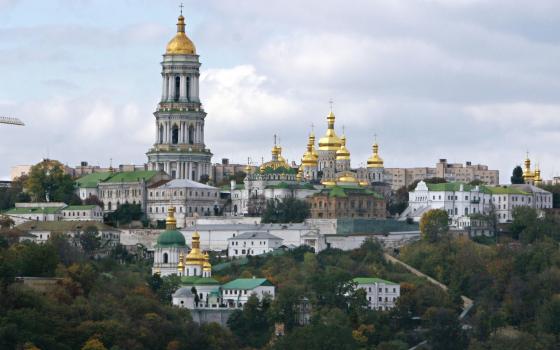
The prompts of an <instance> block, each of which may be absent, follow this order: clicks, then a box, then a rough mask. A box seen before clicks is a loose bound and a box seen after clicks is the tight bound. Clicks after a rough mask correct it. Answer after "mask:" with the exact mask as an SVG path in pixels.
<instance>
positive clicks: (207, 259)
mask: <svg viewBox="0 0 560 350" xmlns="http://www.w3.org/2000/svg"><path fill="white" fill-rule="evenodd" d="M202 269H203V271H211V270H212V265H211V264H210V257H209V256H208V252H204V263H203V264H202Z"/></svg>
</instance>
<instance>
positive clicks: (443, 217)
mask: <svg viewBox="0 0 560 350" xmlns="http://www.w3.org/2000/svg"><path fill="white" fill-rule="evenodd" d="M420 232H421V233H422V237H423V238H424V239H425V240H427V241H428V242H431V243H434V242H437V241H439V240H440V239H441V238H443V236H444V235H446V234H447V233H448V232H449V217H448V216H447V212H446V211H445V210H443V209H432V210H430V211H428V212H426V213H425V214H424V215H422V218H421V219H420Z"/></svg>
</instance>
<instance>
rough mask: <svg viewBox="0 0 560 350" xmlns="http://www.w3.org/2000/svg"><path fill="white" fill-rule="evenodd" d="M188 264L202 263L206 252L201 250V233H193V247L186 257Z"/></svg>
mask: <svg viewBox="0 0 560 350" xmlns="http://www.w3.org/2000/svg"><path fill="white" fill-rule="evenodd" d="M185 261H186V265H202V263H203V262H204V254H202V252H201V251H200V234H199V233H198V232H196V231H195V232H194V233H193V235H192V249H191V251H190V252H189V254H187V257H186V258H185Z"/></svg>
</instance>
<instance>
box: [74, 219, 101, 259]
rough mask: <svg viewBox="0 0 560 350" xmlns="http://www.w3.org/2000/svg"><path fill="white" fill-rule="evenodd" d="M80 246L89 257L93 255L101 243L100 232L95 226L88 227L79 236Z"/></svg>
mask: <svg viewBox="0 0 560 350" xmlns="http://www.w3.org/2000/svg"><path fill="white" fill-rule="evenodd" d="M79 240H80V246H81V247H82V249H83V250H84V252H85V253H86V254H87V255H91V254H92V253H93V252H95V250H96V249H97V248H99V245H100V243H101V238H100V237H99V230H98V229H97V227H95V226H88V227H86V228H85V229H84V231H83V232H82V233H80V235H79Z"/></svg>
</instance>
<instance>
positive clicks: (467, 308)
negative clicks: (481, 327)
mask: <svg viewBox="0 0 560 350" xmlns="http://www.w3.org/2000/svg"><path fill="white" fill-rule="evenodd" d="M384 255H385V259H387V260H388V261H390V262H392V263H394V264H398V265H401V266H403V267H404V268H405V269H407V270H408V271H410V272H412V273H413V274H414V275H416V276H419V277H424V278H426V279H427V280H428V281H430V283H432V284H435V285H436V286H438V287H440V288H441V289H443V290H444V291H446V292H447V290H448V288H447V286H446V285H445V284H443V283H441V282H439V281H438V280H436V279H433V278H432V277H430V276H428V275H426V274H425V273H423V272H422V271H419V270H417V269H415V268H414V267H412V266H410V265H408V264H407V263H405V262H402V261H400V260H399V259H397V258H395V257H394V256H392V255H390V254H387V253H384ZM461 299H463V312H462V313H461V315H460V316H459V319H460V320H462V319H463V318H464V317H465V316H466V315H467V313H468V312H469V311H470V309H471V308H472V307H473V305H474V303H473V301H472V299H470V298H467V297H466V296H464V295H461Z"/></svg>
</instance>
